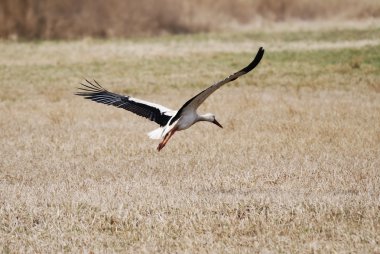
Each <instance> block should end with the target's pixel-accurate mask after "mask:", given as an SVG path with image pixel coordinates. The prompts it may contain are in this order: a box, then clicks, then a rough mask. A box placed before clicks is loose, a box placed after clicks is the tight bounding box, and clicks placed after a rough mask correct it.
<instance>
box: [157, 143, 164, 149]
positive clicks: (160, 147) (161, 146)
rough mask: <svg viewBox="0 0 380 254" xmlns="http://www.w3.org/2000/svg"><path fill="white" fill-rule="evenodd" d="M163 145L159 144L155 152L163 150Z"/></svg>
mask: <svg viewBox="0 0 380 254" xmlns="http://www.w3.org/2000/svg"><path fill="white" fill-rule="evenodd" d="M164 146H165V144H164V143H159V144H158V146H157V151H161V149H162V148H164Z"/></svg>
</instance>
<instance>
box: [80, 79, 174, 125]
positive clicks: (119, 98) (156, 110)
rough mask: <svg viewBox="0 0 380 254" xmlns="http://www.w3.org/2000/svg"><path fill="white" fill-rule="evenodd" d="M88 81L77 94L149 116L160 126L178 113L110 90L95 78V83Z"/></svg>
mask: <svg viewBox="0 0 380 254" xmlns="http://www.w3.org/2000/svg"><path fill="white" fill-rule="evenodd" d="M86 82H87V83H86V84H84V83H82V84H81V85H82V87H80V88H78V89H79V90H80V91H79V92H77V93H75V95H79V96H83V97H84V98H85V99H89V100H92V101H95V102H98V103H103V104H106V105H112V106H115V107H118V108H123V109H126V110H128V111H130V112H132V113H135V114H136V115H139V116H142V117H145V118H148V119H149V120H151V121H153V122H156V123H158V124H159V125H160V126H165V125H166V124H167V123H168V121H169V120H170V118H171V117H172V116H173V115H174V114H175V113H176V112H175V111H173V110H171V109H168V108H166V107H164V106H161V105H158V104H155V103H151V102H147V101H143V100H139V99H135V98H132V97H129V96H123V95H119V94H116V93H111V92H108V91H107V90H106V89H104V88H103V87H102V86H101V85H99V83H98V82H96V81H95V80H94V83H92V82H90V81H88V80H86Z"/></svg>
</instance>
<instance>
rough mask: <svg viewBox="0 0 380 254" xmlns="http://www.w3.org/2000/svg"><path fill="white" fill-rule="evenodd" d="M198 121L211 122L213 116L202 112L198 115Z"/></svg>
mask: <svg viewBox="0 0 380 254" xmlns="http://www.w3.org/2000/svg"><path fill="white" fill-rule="evenodd" d="M197 120H198V121H207V122H213V121H214V117H213V116H212V115H210V114H204V115H199V116H198V119H197Z"/></svg>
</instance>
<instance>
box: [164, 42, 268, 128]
mask: <svg viewBox="0 0 380 254" xmlns="http://www.w3.org/2000/svg"><path fill="white" fill-rule="evenodd" d="M263 55H264V49H263V48H262V47H260V49H259V51H258V52H257V54H256V57H255V59H253V61H252V62H251V63H250V64H249V65H248V66H247V67H245V68H243V69H241V70H240V71H238V72H235V73H234V74H232V75H230V76H228V77H227V78H225V79H223V80H222V81H219V82H217V83H215V84H213V85H212V86H210V87H209V88H207V89H205V90H203V91H202V92H200V93H199V94H197V95H195V96H194V97H193V98H191V99H190V100H188V101H187V102H186V103H185V104H184V105H183V106H182V107H181V108H180V110H178V112H177V114H176V115H175V116H174V117H173V118H172V119H171V120H170V124H172V123H174V122H175V121H176V120H178V119H179V117H180V116H181V114H182V113H183V112H184V111H186V110H196V109H197V108H198V107H199V106H200V105H201V104H202V103H203V102H204V101H205V100H206V99H207V97H209V96H210V95H211V94H212V93H213V92H215V91H216V90H217V89H218V88H220V87H221V86H222V85H224V84H227V83H229V82H231V81H234V80H235V79H237V78H239V77H240V76H243V75H244V74H247V73H248V72H250V71H251V70H253V69H254V68H255V67H256V66H257V65H258V64H259V63H260V61H261V59H262V58H263Z"/></svg>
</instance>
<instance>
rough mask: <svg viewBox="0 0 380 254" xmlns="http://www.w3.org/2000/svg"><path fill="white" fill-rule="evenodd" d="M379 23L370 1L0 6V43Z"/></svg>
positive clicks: (46, 0) (90, 0) (30, 2)
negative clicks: (250, 26)
mask: <svg viewBox="0 0 380 254" xmlns="http://www.w3.org/2000/svg"><path fill="white" fill-rule="evenodd" d="M378 17H380V4H379V2H378V1H372V0H364V1H355V0H332V1H319V2H313V1H307V0H255V1H248V0H239V1H230V0H220V1H211V0H195V1H191V2H184V1H175V0H160V1H155V0H140V1H135V0H128V1H122V0H109V1H100V0H66V1H56V0H53V1H51V0H3V1H1V2H0V37H2V38H11V39H17V38H23V39H72V38H82V37H89V36H90V37H97V38H104V37H125V36H134V35H139V36H141V35H157V34H165V33H174V34H176V33H192V32H204V31H214V30H219V29H221V28H223V27H230V26H231V24H246V23H251V22H256V21H261V22H260V23H263V21H264V22H272V21H276V22H277V21H286V20H321V19H323V20H326V19H329V20H339V19H343V20H347V19H368V18H378ZM235 27H236V26H235Z"/></svg>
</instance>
